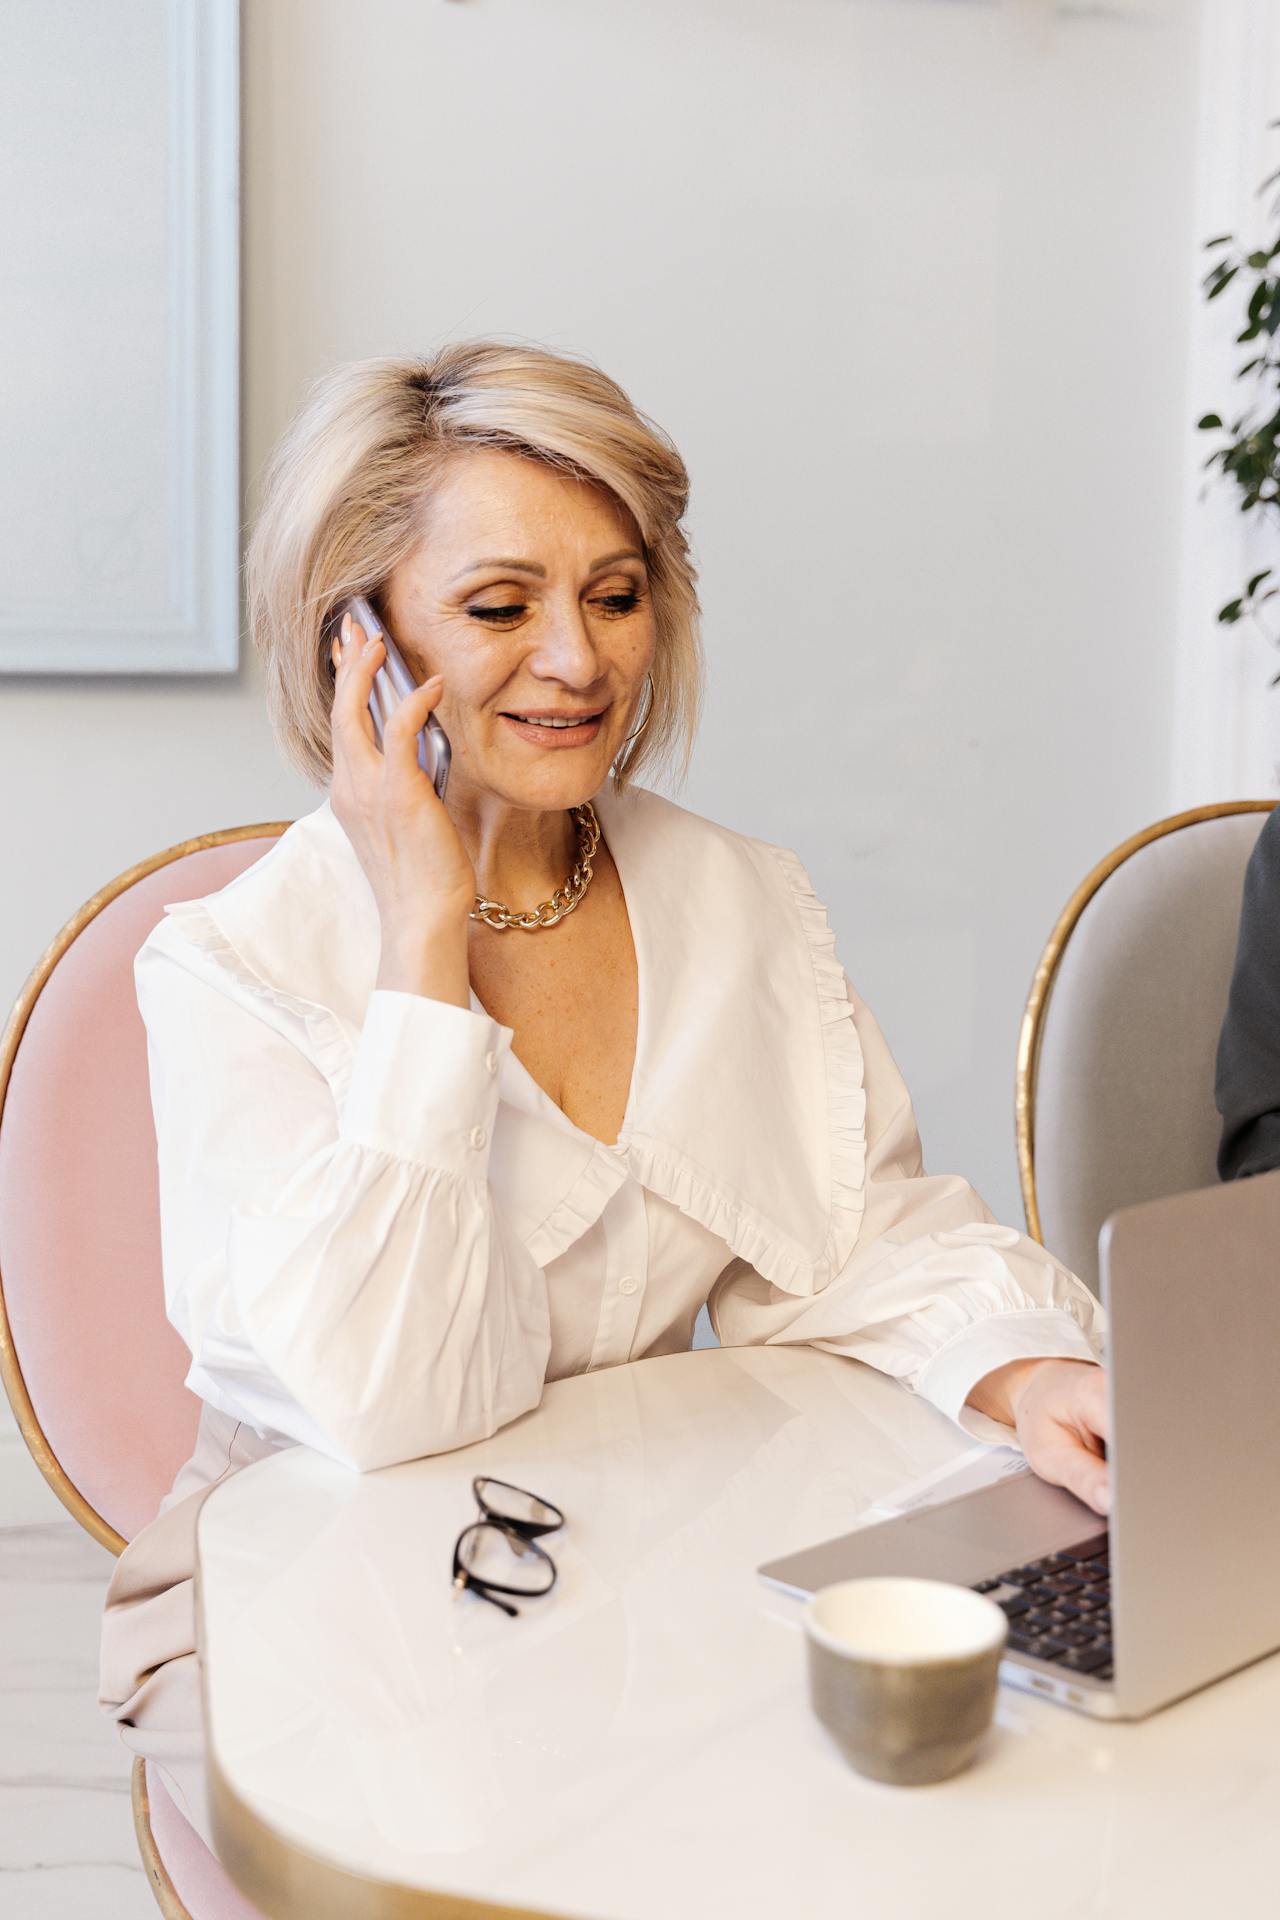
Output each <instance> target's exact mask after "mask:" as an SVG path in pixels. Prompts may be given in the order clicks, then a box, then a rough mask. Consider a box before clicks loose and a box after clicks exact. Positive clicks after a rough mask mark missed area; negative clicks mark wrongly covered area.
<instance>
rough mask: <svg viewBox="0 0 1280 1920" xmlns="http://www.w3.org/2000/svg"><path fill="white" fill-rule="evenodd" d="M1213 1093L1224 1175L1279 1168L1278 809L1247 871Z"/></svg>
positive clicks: (1229, 1177) (1220, 1170) (1225, 1177)
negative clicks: (1219, 1126) (1219, 1122)
mask: <svg viewBox="0 0 1280 1920" xmlns="http://www.w3.org/2000/svg"><path fill="white" fill-rule="evenodd" d="M1214 1098H1215V1104H1216V1106H1217V1109H1218V1112H1219V1113H1220V1114H1221V1115H1222V1139H1221V1141H1220V1143H1219V1146H1218V1173H1219V1175H1220V1177H1221V1178H1222V1179H1223V1180H1237V1179H1240V1178H1242V1177H1243V1176H1245V1175H1248V1174H1253V1173H1267V1172H1269V1171H1270V1170H1271V1169H1272V1168H1273V1167H1280V807H1277V808H1276V809H1275V810H1274V811H1273V812H1272V814H1271V816H1270V818H1269V819H1268V820H1267V822H1266V824H1265V825H1264V827H1263V829H1262V832H1261V833H1260V834H1259V835H1258V841H1257V845H1256V846H1255V847H1254V850H1253V853H1252V854H1251V856H1250V859H1249V864H1248V867H1247V868H1246V870H1245V879H1244V901H1243V905H1242V908H1241V913H1240V935H1239V940H1238V943H1237V946H1236V961H1235V968H1234V971H1233V973H1232V976H1231V993H1230V997H1229V999H1228V1002H1227V1014H1226V1019H1225V1020H1224V1021H1223V1023H1222V1033H1221V1035H1220V1036H1219V1040H1218V1069H1217V1078H1216V1081H1215V1085H1214Z"/></svg>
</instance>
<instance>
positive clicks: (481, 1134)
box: [469, 1127, 488, 1148]
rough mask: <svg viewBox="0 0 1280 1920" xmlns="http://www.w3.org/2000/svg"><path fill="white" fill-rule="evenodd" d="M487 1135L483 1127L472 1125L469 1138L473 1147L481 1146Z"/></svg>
mask: <svg viewBox="0 0 1280 1920" xmlns="http://www.w3.org/2000/svg"><path fill="white" fill-rule="evenodd" d="M487 1137H488V1136H487V1135H486V1133H485V1130H484V1128H483V1127H472V1129H471V1133H470V1136H469V1138H470V1140H471V1144H472V1146H473V1147H476V1148H480V1147H482V1146H483V1145H484V1143H485V1140H486V1139H487Z"/></svg>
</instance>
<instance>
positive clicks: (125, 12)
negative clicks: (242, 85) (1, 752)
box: [0, 0, 240, 674]
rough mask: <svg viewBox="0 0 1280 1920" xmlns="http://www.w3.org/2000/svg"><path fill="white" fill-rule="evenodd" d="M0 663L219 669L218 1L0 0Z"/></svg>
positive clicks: (225, 280) (221, 234)
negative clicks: (0, 6)
mask: <svg viewBox="0 0 1280 1920" xmlns="http://www.w3.org/2000/svg"><path fill="white" fill-rule="evenodd" d="M3 39H4V57H3V61H0V179H2V180H3V192H2V193H0V259H3V262H4V269H3V273H2V274H0V366H3V368H4V378H3V380H0V436H2V438H3V445H4V450H5V458H4V460H3V462H2V463H0V672H3V673H10V674H15V673H21V674H32V673H37V674H46V673H48V674H58V673H112V674H116V673H130V674H133V673H233V672H234V671H235V670H236V668H237V666H238V664H239V651H240V647H239V632H240V589H239V547H240V500H239V494H240V474H239V414H240V373H239V365H240V328H239V306H240V266H239V225H240V220H239V9H238V4H237V0H5V3H4V34H3Z"/></svg>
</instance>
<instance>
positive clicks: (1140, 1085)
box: [1017, 800, 1275, 1291]
mask: <svg viewBox="0 0 1280 1920" xmlns="http://www.w3.org/2000/svg"><path fill="white" fill-rule="evenodd" d="M1274 804H1275V802H1273V801H1270V800H1236V801H1230V802H1227V803H1225V804H1223V805H1219V806H1211V807H1196V808H1193V809H1192V811H1191V812H1189V813H1177V814H1173V815H1172V816H1171V817H1170V818H1169V819H1167V820H1158V821H1157V822H1156V823H1155V825H1154V826H1151V827H1146V828H1144V830H1143V831H1142V832H1141V833H1136V834H1134V835H1133V837H1132V838H1131V839H1129V840H1126V841H1125V842H1124V844H1123V845H1122V846H1119V847H1117V848H1116V849H1115V851H1114V852H1113V853H1109V854H1108V855H1107V857H1106V859H1105V860H1102V861H1100V862H1099V864H1098V865H1097V866H1096V867H1095V868H1094V870H1093V872H1092V873H1091V874H1090V875H1089V877H1088V878H1087V879H1086V880H1085V881H1084V882H1083V883H1082V884H1081V885H1080V886H1079V887H1078V888H1077V889H1076V891H1075V893H1074V894H1073V895H1072V897H1071V899H1070V900H1069V901H1068V903H1067V905H1066V907H1065V908H1064V909H1063V912H1062V915H1061V917H1060V918H1059V920H1058V924H1057V926H1056V927H1055V928H1054V930H1053V933H1052V934H1051V935H1050V938H1049V942H1048V945H1047V946H1046V947H1045V950H1044V952H1043V954H1042V955H1041V957H1040V964H1039V966H1038V967H1037V969H1036V974H1035V979H1034V981H1033V983H1032V987H1031V993H1030V996H1029V997H1028V1000H1027V1006H1026V1011H1025V1013H1024V1015H1023V1019H1022V1032H1021V1035H1020V1038H1019V1042H1018V1085H1017V1134H1018V1171H1019V1177H1020V1179H1021V1182H1022V1202H1023V1206H1024V1208H1025V1209H1026V1216H1027V1230H1028V1232H1030V1233H1031V1234H1033V1235H1034V1236H1035V1238H1036V1239H1037V1240H1039V1241H1040V1242H1041V1243H1042V1244H1043V1245H1044V1246H1046V1247H1048V1248H1049V1249H1050V1250H1051V1251H1052V1252H1053V1253H1055V1254H1056V1255H1057V1256H1058V1257H1059V1259H1061V1260H1063V1261H1065V1262H1066V1264H1067V1265H1068V1266H1069V1267H1070V1268H1071V1270H1072V1272H1073V1273H1077V1274H1079V1276H1080V1278H1081V1279H1082V1280H1084V1281H1085V1282H1086V1283H1087V1284H1088V1285H1089V1286H1090V1287H1092V1288H1093V1289H1094V1290H1095V1291H1096V1290H1097V1288H1098V1285H1099V1281H1098V1233H1099V1230H1100V1229H1101V1227H1102V1223H1103V1221H1104V1220H1105V1219H1106V1218H1107V1215H1108V1214H1109V1213H1112V1212H1114V1211H1115V1209H1116V1208H1117V1207H1121V1206H1127V1205H1129V1204H1130V1203H1131V1202H1134V1201H1139V1200H1154V1199H1159V1198H1161V1197H1162V1196H1163V1195H1165V1194H1169V1193H1181V1192H1184V1191H1186V1190H1187V1189H1189V1188H1192V1187H1207V1186H1212V1185H1213V1184H1214V1183H1215V1182H1216V1181H1217V1178H1218V1172H1217V1150H1218V1138H1219V1133H1220V1129H1221V1122H1220V1120H1219V1117H1218V1112H1217V1109H1216V1108H1215V1106H1214V1101H1213V1083H1214V1067H1215V1063H1216V1058H1217V1050H1218V1034H1219V1031H1220V1029H1221V1026H1222V1019H1223V1015H1224V1014H1225V1012H1226V1008H1227V994H1228V990H1229V987H1230V984H1231V969H1232V965H1233V962H1234V959H1235V950H1236V935H1237V931H1238V927H1239V920H1240V904H1241V896H1242V894H1243V890H1244V870H1245V866H1246V864H1247V863H1248V859H1249V855H1250V854H1251V853H1252V851H1253V846H1254V842H1255V840H1256V839H1257V837H1258V834H1259V833H1260V831H1261V829H1262V823H1263V821H1264V819H1265V818H1266V816H1267V814H1268V813H1269V812H1270V810H1271V808H1272V806H1273V805H1274Z"/></svg>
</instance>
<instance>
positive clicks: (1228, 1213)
mask: <svg viewBox="0 0 1280 1920" xmlns="http://www.w3.org/2000/svg"><path fill="white" fill-rule="evenodd" d="M1099 1248H1100V1254H1101V1273H1102V1300H1103V1304H1104V1306H1105V1307H1106V1309H1107V1312H1108V1315H1109V1320H1110V1330H1109V1335H1108V1343H1109V1344H1108V1354H1107V1365H1108V1373H1109V1396H1110V1411H1111V1440H1110V1444H1109V1446H1108V1450H1107V1455H1108V1460H1109V1463H1110V1467H1111V1493H1112V1507H1111V1514H1110V1518H1109V1521H1108V1520H1103V1519H1102V1518H1101V1517H1100V1516H1099V1515H1098V1514H1096V1513H1094V1512H1093V1511H1092V1509H1091V1508H1089V1507H1086V1506H1085V1505H1084V1504H1083V1503H1082V1502H1081V1501H1079V1500H1077V1499H1076V1498H1075V1496H1074V1495H1073V1494H1069V1493H1067V1492H1065V1491H1064V1490H1063V1489H1062V1488H1060V1487H1053V1486H1050V1485H1049V1484H1048V1482H1046V1481H1044V1480H1040V1479H1038V1478H1037V1477H1036V1476H1035V1475H1033V1474H1025V1473H1024V1474H1019V1475H1017V1476H1015V1477H1014V1478H1012V1479H1009V1480H1005V1481H1002V1482H999V1483H998V1484H997V1485H995V1486H993V1487H987V1488H984V1489H983V1490H982V1491H981V1492H979V1493H970V1494H964V1495H961V1496H960V1497H959V1498H957V1499H954V1500H950V1501H947V1502H945V1503H943V1504H940V1505H938V1506H934V1507H930V1508H926V1509H924V1510H921V1511H917V1512H912V1513H907V1514H904V1515H903V1516H902V1517H901V1518H899V1519H895V1520H886V1521H883V1522H882V1523H881V1524H879V1525H878V1526H869V1527H864V1528H862V1529H860V1530H859V1531H857V1532H854V1533H849V1534H845V1535H844V1536H842V1537H841V1538H840V1539H837V1540H829V1541H826V1542H825V1543H824V1544H823V1545H821V1546H816V1547H812V1548H809V1549H808V1550H807V1551H805V1552H803V1553H797V1554H792V1555H790V1556H788V1557H787V1558H785V1559H781V1560H773V1561H770V1562H768V1563H767V1564H766V1565H765V1566H763V1567H761V1568H760V1572H761V1574H762V1575H763V1576H764V1578H765V1579H766V1580H769V1581H771V1582H772V1583H773V1584H774V1585H775V1586H779V1587H781V1588H783V1589H784V1590H785V1591H786V1592H788V1593H794V1594H798V1595H802V1596H803V1595H808V1594H810V1593H813V1592H814V1591H815V1590H816V1589H817V1588H819V1587H823V1586H827V1585H828V1584H829V1583H830V1582H832V1581H835V1580H850V1579H854V1578H857V1577H859V1576H861V1575H864V1574H914V1575H918V1576H920V1577H921V1578H924V1579H932V1580H951V1581H956V1582H958V1583H960V1584H962V1585H964V1586H971V1587H977V1588H979V1589H980V1590H981V1591H984V1592H987V1593H989V1594H990V1595H991V1598H992V1599H993V1600H995V1601H996V1603H997V1604H998V1605H1000V1606H1003V1608H1004V1610H1005V1612H1006V1613H1007V1614H1008V1616H1009V1645H1008V1648H1007V1651H1006V1657H1005V1659H1004V1661H1003V1662H1002V1664H1001V1668H1000V1677H1001V1679H1002V1680H1004V1681H1006V1682H1007V1683H1008V1684H1009V1685H1011V1686H1015V1687H1022V1688H1026V1689H1028V1690H1030V1691H1033V1692H1036V1693H1041V1694H1044V1695H1045V1696H1046V1697H1047V1698H1049V1699H1052V1700H1060V1701H1063V1702H1064V1703H1065V1704H1066V1705H1067V1706H1071V1707H1075V1708H1077V1709H1079V1710H1080V1711H1081V1712H1084V1713H1092V1714H1097V1715H1100V1716H1103V1717H1105V1718H1109V1719H1123V1720H1136V1719H1140V1718H1141V1717H1142V1716H1143V1715H1144V1714H1148V1713H1153V1712H1154V1711H1155V1710H1156V1708H1157V1707H1163V1706H1166V1705H1168V1703H1169V1702H1170V1701H1172V1700H1178V1699H1181V1698H1182V1696H1183V1695H1184V1694H1188V1693H1192V1692H1194V1691H1195V1690H1196V1688H1198V1687H1203V1686H1206V1685H1208V1683H1209V1682H1210V1681H1212V1680H1218V1679H1221V1678H1222V1676H1223V1675H1224V1674H1228V1673H1232V1672H1234V1671H1235V1670H1236V1669H1237V1668H1239V1667H1243V1666H1247V1665H1248V1664H1249V1662H1250V1661H1253V1660H1258V1659H1260V1658H1261V1657H1262V1656H1263V1655H1264V1654H1268V1653H1272V1652H1275V1651H1276V1649H1277V1648H1280V1171H1277V1172H1274V1173H1265V1174H1255V1175H1253V1176H1252V1177H1251V1178H1249V1179H1245V1180H1236V1181H1232V1182H1230V1183H1228V1184H1225V1185H1221V1186H1215V1187H1206V1188H1203V1189H1198V1190H1197V1191H1195V1192H1193V1193H1180V1194H1175V1195H1173V1196H1172V1197H1171V1198H1169V1199H1167V1200H1154V1201H1148V1202H1146V1203H1144V1204H1143V1205H1141V1206H1135V1207H1126V1208H1124V1209H1123V1210H1122V1211H1121V1212H1119V1213H1115V1214H1113V1215H1112V1216H1111V1218H1110V1219H1109V1220H1108V1221H1107V1223H1106V1225H1105V1226H1104V1227H1103V1229H1102V1234H1101V1237H1100V1242H1099Z"/></svg>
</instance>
